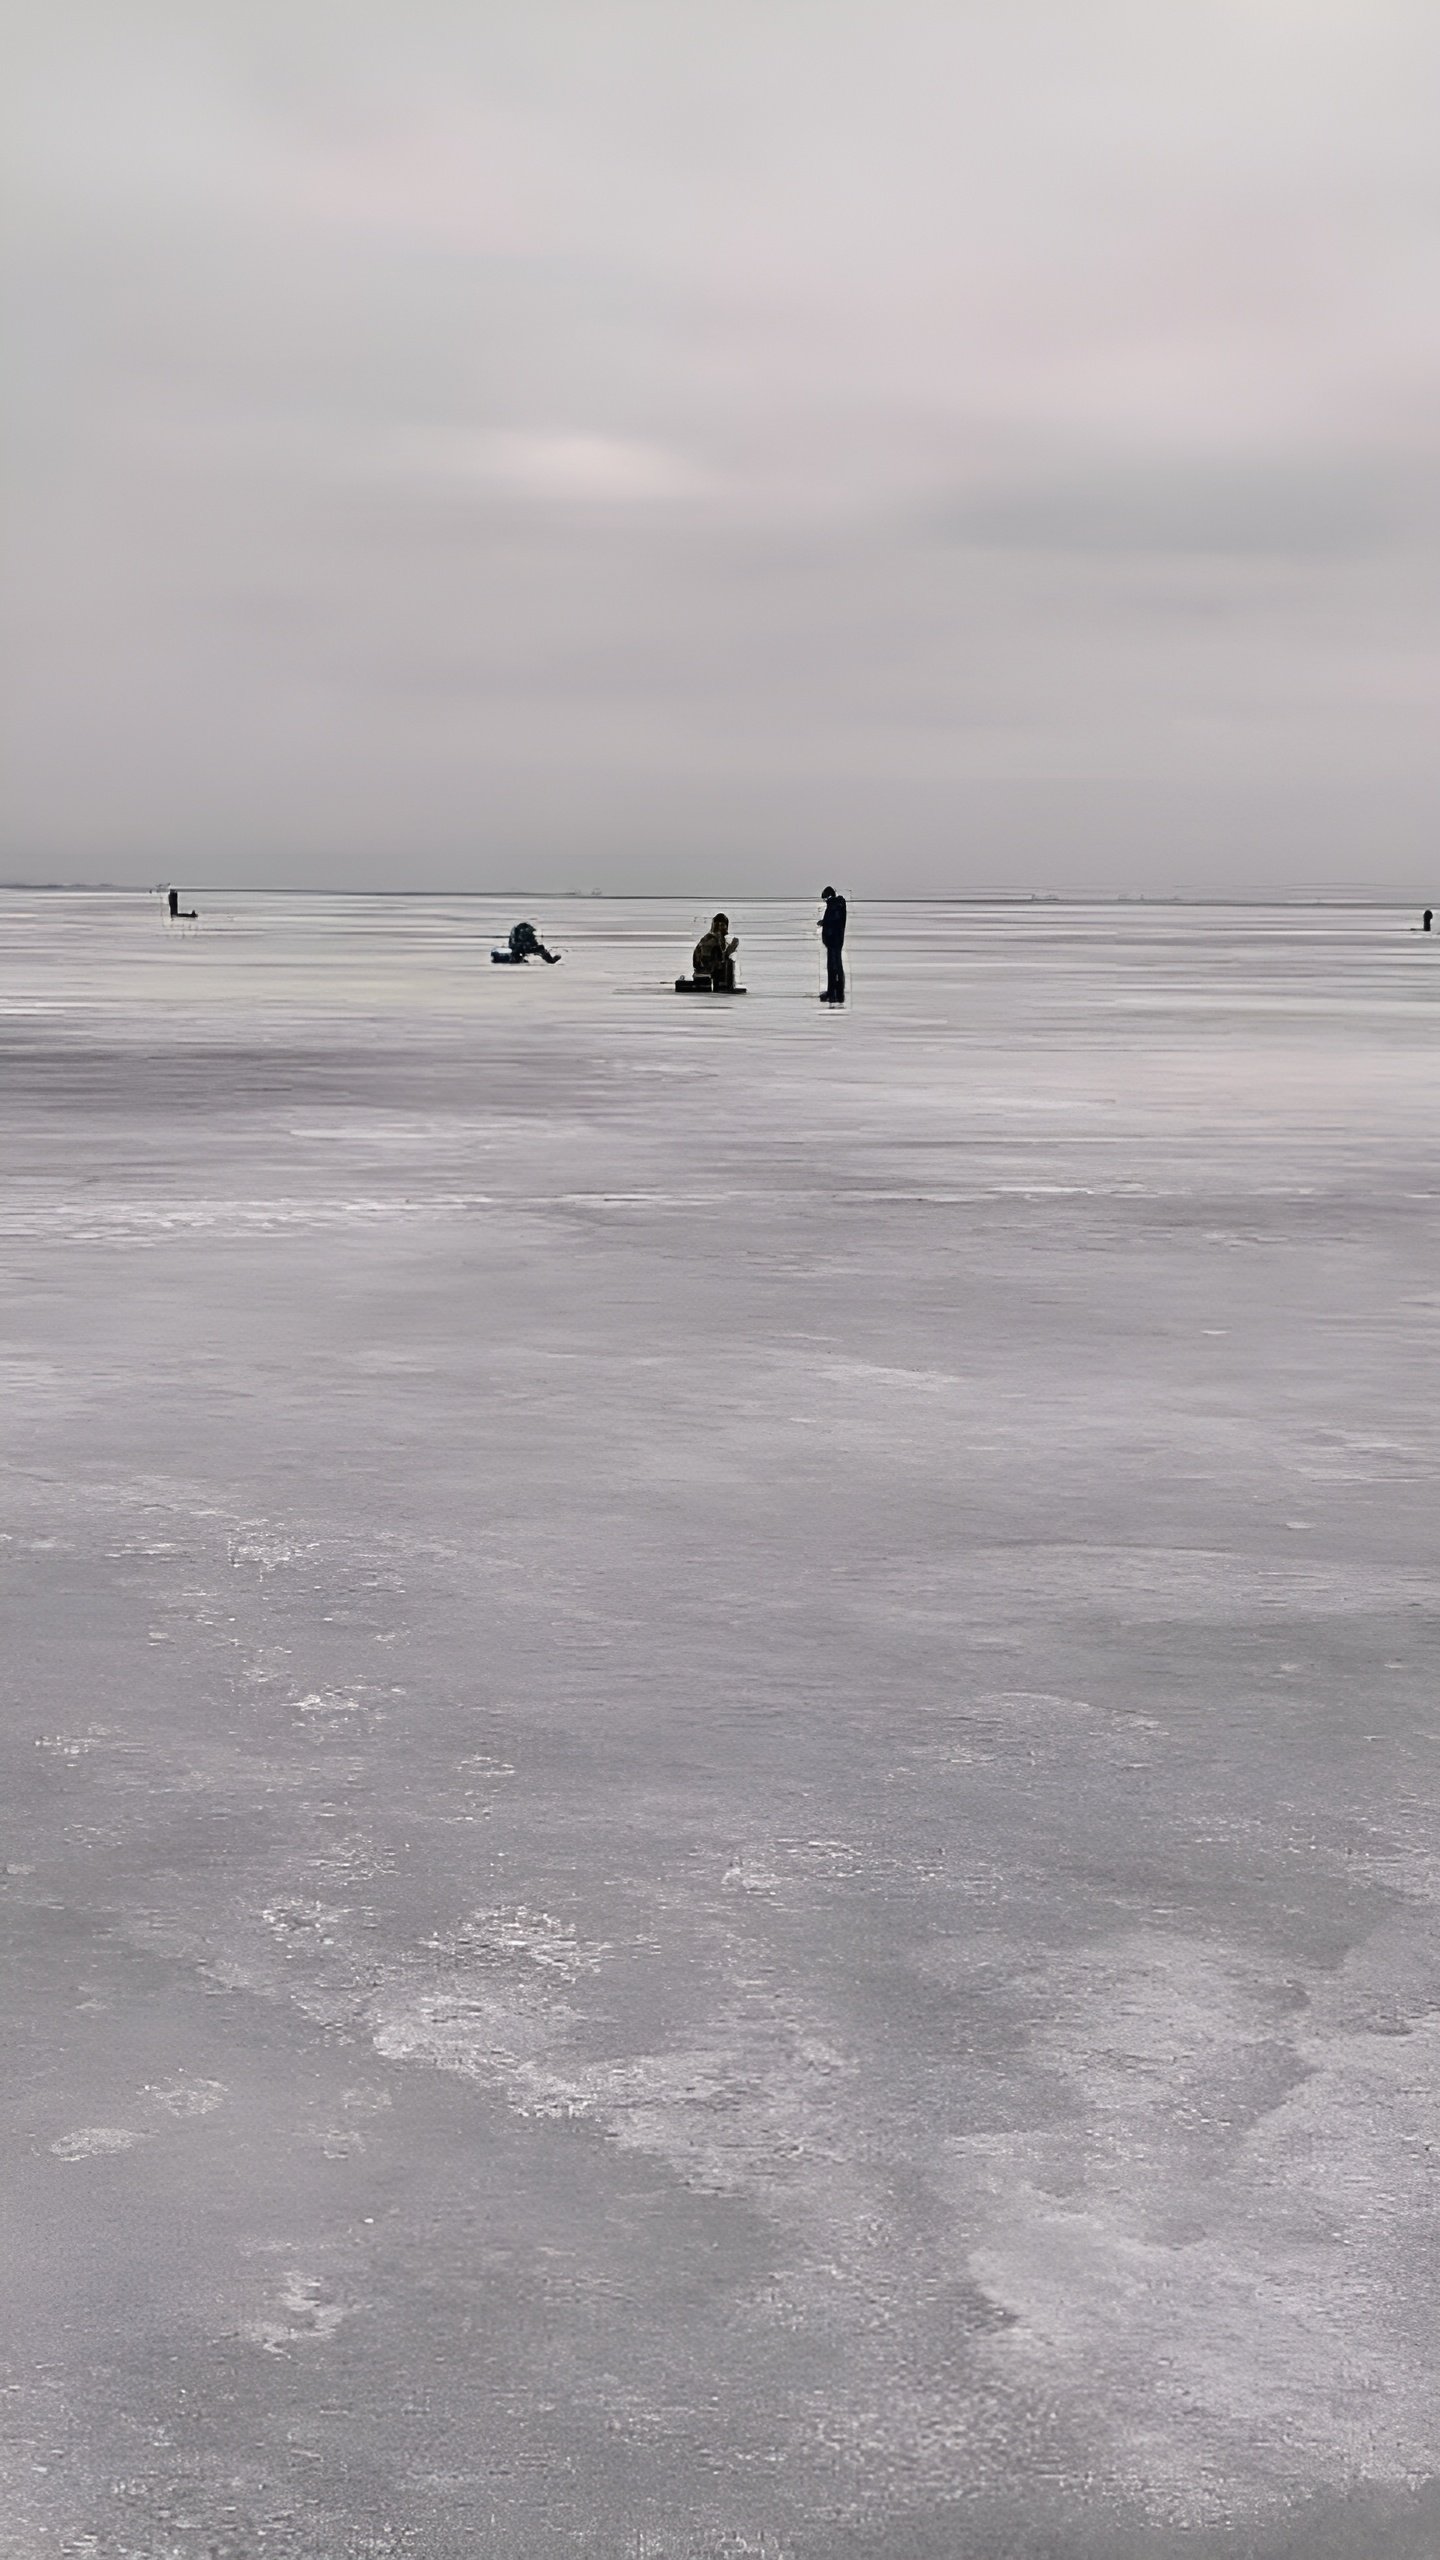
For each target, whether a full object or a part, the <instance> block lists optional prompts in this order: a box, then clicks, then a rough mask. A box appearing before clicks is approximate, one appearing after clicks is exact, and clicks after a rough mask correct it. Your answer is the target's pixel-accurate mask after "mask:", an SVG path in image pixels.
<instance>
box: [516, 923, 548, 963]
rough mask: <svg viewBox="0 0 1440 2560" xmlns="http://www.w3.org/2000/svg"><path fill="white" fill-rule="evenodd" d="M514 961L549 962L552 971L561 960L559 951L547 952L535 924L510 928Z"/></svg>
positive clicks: (517, 925)
mask: <svg viewBox="0 0 1440 2560" xmlns="http://www.w3.org/2000/svg"><path fill="white" fill-rule="evenodd" d="M510 957H511V959H512V960H548V961H549V963H550V965H551V967H552V969H553V967H554V965H555V963H556V961H557V960H558V959H559V957H560V954H559V952H558V951H547V950H546V948H545V945H544V943H543V942H542V941H541V939H540V936H539V934H538V933H537V932H536V930H535V927H534V926H533V924H513V925H512V926H511V928H510Z"/></svg>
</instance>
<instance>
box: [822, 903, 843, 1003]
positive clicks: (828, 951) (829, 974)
mask: <svg viewBox="0 0 1440 2560" xmlns="http://www.w3.org/2000/svg"><path fill="white" fill-rule="evenodd" d="M820 895H821V897H822V898H823V899H824V901H825V913H824V914H823V916H822V917H821V919H820V939H821V941H822V942H823V943H824V945H825V993H824V994H823V996H822V997H821V999H820V1001H821V1003H822V1004H843V1003H844V1001H845V912H846V910H845V901H844V899H843V898H842V897H841V895H840V893H839V891H838V889H822V890H821V892H820Z"/></svg>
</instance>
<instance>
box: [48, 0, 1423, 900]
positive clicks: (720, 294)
mask: <svg viewBox="0 0 1440 2560" xmlns="http://www.w3.org/2000/svg"><path fill="white" fill-rule="evenodd" d="M9 29H10V32H9V35H8V39H7V42H8V47H9V51H10V54H11V57H12V70H11V77H10V81H9V86H10V88H11V92H12V103H11V109H10V113H11V116H12V119H13V134H12V140H11V144H10V148H9V153H8V160H9V175H8V185H9V194H10V206H9V219H8V221H7V224H6V234H7V239H6V248H5V261H6V290H7V300H8V321H7V335H8V337H9V339H10V342H11V350H12V354H11V364H10V370H11V390H10V393H9V398H8V415H7V419H6V440H5V446H4V479H5V488H4V498H5V517H6V534H5V540H6V548H7V553H8V557H7V562H6V569H7V587H8V606H7V612H8V624H9V629H8V637H7V644H6V654H7V687H6V690H7V695H8V714H9V720H10V725H11V728H12V732H13V743H12V747H11V752H10V756H9V760H8V779H7V789H6V815H5V822H4V837H3V843H0V872H3V873H4V874H5V875H6V876H9V877H11V878H16V877H52V876H55V877H86V878H99V877H107V878H113V879H130V880H134V881H137V882H139V881H145V882H150V881H154V880H158V879H161V878H166V877H169V876H170V875H171V874H174V875H175V876H176V877H179V878H182V879H183V880H185V881H187V882H190V883H192V884H199V885H205V884H207V883H216V884H219V883H232V884H237V885H238V884H249V883H254V884H256V885H271V884H274V885H281V884H291V885H296V886H310V885H314V886H337V887H368V886H386V887H397V886H404V885H405V884H406V883H407V882H413V883H415V884H416V885H454V886H474V887H485V886H487V885H499V884H501V883H507V884H508V883H510V882H517V881H519V882H527V883H531V884H534V885H536V886H552V887H557V888H558V887H565V886H568V885H571V884H574V885H577V886H586V887H588V886H603V887H606V888H611V889H626V888H633V889H664V888H672V887H673V888H675V889H676V890H679V891H684V892H691V891H693V892H694V893H695V894H697V895H709V894H712V893H713V894H715V895H716V896H717V897H718V896H719V895H720V894H721V893H722V892H723V894H724V895H725V896H727V897H735V896H739V895H741V894H744V893H746V892H749V893H754V892H757V891H760V890H765V889H773V890H776V891H791V890H793V891H796V892H806V893H808V892H810V891H812V890H813V889H814V888H815V886H816V885H817V884H818V882H819V881H820V880H821V879H823V878H828V877H830V876H831V875H835V876H837V877H839V878H840V879H841V880H842V884H843V885H845V886H847V887H849V888H851V889H852V890H854V891H857V892H859V893H861V894H864V893H866V892H870V893H877V892H880V891H882V890H884V889H886V888H892V889H894V890H896V891H911V892H920V891H926V890H937V891H945V890H955V891H964V890H968V889H974V888H980V887H985V886H991V885H995V886H1001V887H1013V888H1031V887H1036V888H1041V889H1057V890H1061V891H1063V890H1066V889H1079V888H1086V887H1095V888H1100V889H1121V890H1134V889H1149V890H1152V891H1157V892H1160V891H1167V890H1172V889H1176V888H1182V889H1192V890H1199V891H1202V892H1223V891H1225V890H1227V889H1229V888H1232V887H1236V888H1244V889H1257V888H1264V887H1268V886H1272V885H1274V886H1278V887H1282V888H1284V887H1305V886H1311V885H1314V886H1318V887H1333V886H1336V885H1361V886H1363V885H1364V884H1365V883H1366V882H1367V881H1368V882H1374V883H1375V884H1377V885H1380V886H1385V887H1390V886H1394V887H1395V888H1397V889H1398V890H1400V891H1401V892H1402V893H1403V894H1405V895H1409V894H1411V893H1412V892H1413V894H1414V895H1415V896H1416V897H1417V898H1418V897H1419V896H1420V895H1421V894H1422V893H1425V892H1428V893H1431V894H1434V893H1435V892H1437V891H1440V791H1437V785H1440V718H1437V707H1440V585H1437V571H1440V222H1437V215H1440V9H1437V8H1436V7H1435V5H1434V0H573V5H572V0H11V6H10V12H9ZM17 71H18V78H16V77H15V73H16V72H17Z"/></svg>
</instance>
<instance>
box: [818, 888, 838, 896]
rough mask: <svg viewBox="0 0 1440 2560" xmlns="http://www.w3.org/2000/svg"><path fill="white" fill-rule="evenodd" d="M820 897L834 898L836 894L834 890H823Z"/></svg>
mask: <svg viewBox="0 0 1440 2560" xmlns="http://www.w3.org/2000/svg"><path fill="white" fill-rule="evenodd" d="M820 895H821V897H822V898H833V897H834V895H835V892H834V890H833V889H822V890H821V892H820Z"/></svg>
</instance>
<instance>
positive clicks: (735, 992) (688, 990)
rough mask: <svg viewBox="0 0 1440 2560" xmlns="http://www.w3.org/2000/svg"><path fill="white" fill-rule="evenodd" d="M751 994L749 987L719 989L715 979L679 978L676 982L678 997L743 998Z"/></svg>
mask: <svg viewBox="0 0 1440 2560" xmlns="http://www.w3.org/2000/svg"><path fill="white" fill-rule="evenodd" d="M749 992H750V991H749V989H748V987H717V986H716V984H715V981H714V979H713V978H677V979H676V981H675V993H676V994H677V996H743V995H748V994H749Z"/></svg>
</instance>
